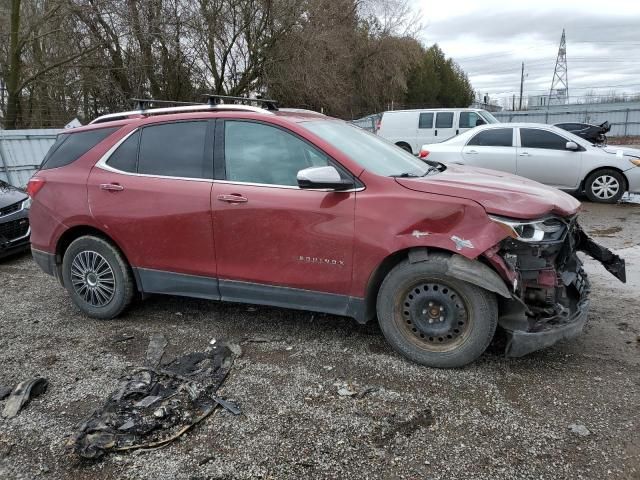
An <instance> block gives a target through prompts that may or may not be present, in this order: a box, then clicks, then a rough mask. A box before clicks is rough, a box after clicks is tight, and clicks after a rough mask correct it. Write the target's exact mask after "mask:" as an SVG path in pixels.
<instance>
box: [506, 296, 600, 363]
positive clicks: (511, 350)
mask: <svg viewBox="0 0 640 480" xmlns="http://www.w3.org/2000/svg"><path fill="white" fill-rule="evenodd" d="M588 312H589V300H584V301H583V302H582V303H581V304H580V305H579V306H578V308H577V311H576V312H575V313H574V314H573V316H572V317H571V318H570V319H569V320H568V321H567V322H566V323H565V324H563V325H559V326H557V327H552V328H549V329H548V330H545V331H542V332H525V331H522V330H506V329H505V333H506V339H507V344H506V348H505V355H506V356H507V357H523V356H525V355H527V354H529V353H531V352H535V351H536V350H541V349H543V348H547V347H550V346H551V345H554V344H556V343H557V342H559V341H561V340H569V339H572V338H575V337H577V336H578V335H580V333H582V330H583V329H584V326H585V325H586V323H587V316H588Z"/></svg>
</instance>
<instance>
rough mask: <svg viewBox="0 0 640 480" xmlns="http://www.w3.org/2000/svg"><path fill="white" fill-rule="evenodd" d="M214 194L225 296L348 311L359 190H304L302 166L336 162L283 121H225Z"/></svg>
mask: <svg viewBox="0 0 640 480" xmlns="http://www.w3.org/2000/svg"><path fill="white" fill-rule="evenodd" d="M218 125H219V127H220V128H219V127H218V126H216V146H215V162H216V180H214V185H213V192H212V197H211V201H212V211H213V223H214V231H215V234H214V240H215V246H216V249H218V250H217V270H218V278H219V285H220V294H221V297H222V300H229V301H240V302H247V303H253V302H255V303H266V304H270V305H279V306H287V307H293V308H296V307H297V308H304V309H310V310H325V311H332V312H335V313H343V312H346V309H347V307H348V303H349V299H348V297H347V295H348V292H349V289H350V286H351V273H352V265H353V264H352V256H353V235H354V213H355V195H356V194H355V192H354V191H353V190H352V191H345V192H334V191H327V190H308V189H301V188H299V187H298V184H297V180H296V177H297V173H298V171H300V170H302V169H304V168H308V167H312V166H326V165H333V166H335V167H336V168H338V170H339V171H340V173H341V175H345V176H349V175H350V174H349V173H348V172H346V171H345V170H344V168H342V167H341V166H339V165H337V164H336V163H335V162H334V161H333V160H332V159H331V158H329V157H328V156H327V155H326V154H325V153H324V152H322V151H321V150H319V149H318V148H316V147H315V146H313V145H311V144H310V143H308V142H307V141H306V140H304V139H303V138H301V137H299V136H297V135H295V134H293V133H292V132H290V131H288V130H286V129H283V128H281V127H279V126H275V125H270V124H267V123H263V122H257V121H249V120H224V121H223V120H219V124H218Z"/></svg>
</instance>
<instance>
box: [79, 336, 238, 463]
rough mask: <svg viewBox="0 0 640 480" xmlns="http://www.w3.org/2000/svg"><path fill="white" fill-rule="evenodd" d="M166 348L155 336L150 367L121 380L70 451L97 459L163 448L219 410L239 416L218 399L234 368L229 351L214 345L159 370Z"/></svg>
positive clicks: (148, 350)
mask: <svg viewBox="0 0 640 480" xmlns="http://www.w3.org/2000/svg"><path fill="white" fill-rule="evenodd" d="M165 346H166V340H165V339H164V337H162V336H161V335H153V336H152V338H151V341H150V343H149V348H148V349H147V362H146V363H147V366H145V367H138V368H134V369H132V370H130V372H129V373H128V374H127V375H125V376H124V377H122V378H121V380H120V385H119V387H118V389H117V390H116V391H115V392H114V393H112V394H111V395H110V397H109V399H108V400H107V402H106V403H105V405H104V407H103V408H102V409H99V410H97V411H95V412H94V413H93V414H92V415H91V417H90V418H89V419H88V420H87V421H85V422H84V423H82V424H81V425H80V426H79V428H78V431H77V433H76V434H74V435H73V436H72V437H71V439H70V440H69V442H68V444H67V446H68V447H69V448H70V450H71V451H73V452H75V453H76V454H78V455H80V456H81V457H83V458H93V459H95V458H100V457H102V456H103V455H104V454H106V453H108V452H116V451H126V450H134V449H141V448H156V447H161V446H164V445H166V444H168V443H169V442H171V441H173V440H175V439H176V438H178V437H179V436H180V435H182V434H183V433H185V432H186V431H188V430H189V429H190V428H192V427H193V426H194V425H196V424H197V423H198V422H200V421H202V420H203V419H205V418H206V417H207V416H209V415H210V414H211V413H212V412H213V411H214V410H215V409H216V407H218V405H221V406H223V407H224V408H227V409H229V410H231V411H233V413H235V414H237V413H240V412H239V409H237V407H235V405H233V409H231V408H229V406H228V405H229V404H228V403H227V402H224V400H223V401H221V399H220V398H218V397H217V396H216V391H217V390H218V388H219V387H220V385H222V383H223V382H224V380H225V378H226V376H227V374H228V373H229V370H230V369H231V366H232V364H233V359H234V354H233V352H232V351H231V349H230V348H229V347H227V346H226V345H224V344H216V345H215V346H213V347H210V348H207V349H206V350H205V351H204V352H195V353H188V354H185V355H183V356H181V357H178V358H176V359H175V360H173V361H171V362H169V363H166V364H164V365H162V366H157V365H158V363H159V360H160V358H162V355H163V353H164V347H165ZM156 361H157V362H158V363H156ZM225 403H226V405H225ZM234 410H237V413H236V411H234Z"/></svg>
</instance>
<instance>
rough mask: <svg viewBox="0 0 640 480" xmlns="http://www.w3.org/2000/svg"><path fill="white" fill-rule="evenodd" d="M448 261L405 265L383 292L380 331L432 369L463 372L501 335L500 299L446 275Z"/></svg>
mask: <svg viewBox="0 0 640 480" xmlns="http://www.w3.org/2000/svg"><path fill="white" fill-rule="evenodd" d="M445 262H446V257H445V256H433V257H431V258H430V259H429V260H428V261H426V262H419V263H413V264H412V263H409V262H408V261H405V262H402V263H400V264H399V265H398V266H397V267H395V268H394V269H393V270H392V271H391V272H390V273H389V274H388V275H387V277H386V278H385V280H384V282H383V283H382V286H381V287H380V291H379V293H378V301H377V310H378V322H379V323H380V328H381V330H382V332H383V334H384V336H385V338H386V339H387V341H388V342H389V343H390V344H391V346H392V347H393V348H394V349H395V350H396V351H397V352H398V353H400V354H402V355H404V356H405V357H407V358H408V359H410V360H412V361H414V362H417V363H420V364H423V365H427V366H430V367H440V368H451V367H461V366H463V365H466V364H468V363H471V362H473V361H474V360H475V359H477V358H478V357H479V356H480V355H482V353H483V352H484V351H485V350H486V348H487V347H488V345H489V343H490V342H491V339H492V338H493V335H494V333H495V330H496V325H497V321H498V309H497V303H496V299H495V295H494V294H493V293H491V292H488V291H486V290H483V289H481V288H479V287H476V286H475V285H472V284H470V283H467V282H463V281H461V280H457V279H455V278H453V277H451V276H449V275H446V274H445V273H443V272H446V265H445Z"/></svg>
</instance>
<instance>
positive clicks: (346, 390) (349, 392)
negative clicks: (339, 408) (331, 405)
mask: <svg viewBox="0 0 640 480" xmlns="http://www.w3.org/2000/svg"><path fill="white" fill-rule="evenodd" d="M357 394H358V392H356V391H355V390H353V389H352V388H351V386H350V385H345V386H343V387H340V388H339V389H338V395H340V396H341V397H353V396H354V395H357Z"/></svg>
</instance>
